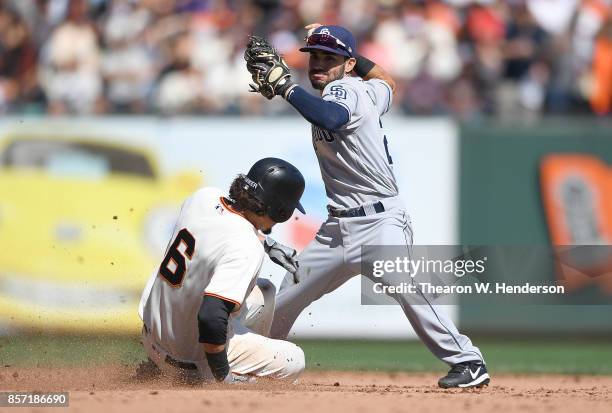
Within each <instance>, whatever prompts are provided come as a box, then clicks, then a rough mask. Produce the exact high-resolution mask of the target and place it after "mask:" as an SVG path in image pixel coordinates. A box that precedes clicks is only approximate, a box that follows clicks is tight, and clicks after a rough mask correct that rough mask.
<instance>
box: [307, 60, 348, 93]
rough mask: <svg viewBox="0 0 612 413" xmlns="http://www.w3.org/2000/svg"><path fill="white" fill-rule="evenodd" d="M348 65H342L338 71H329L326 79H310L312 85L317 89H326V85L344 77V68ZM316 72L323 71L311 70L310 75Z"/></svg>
mask: <svg viewBox="0 0 612 413" xmlns="http://www.w3.org/2000/svg"><path fill="white" fill-rule="evenodd" d="M345 66H346V63H345V64H343V65H342V67H339V68H338V70H337V71H328V72H327V76H328V77H327V79H326V80H313V79H312V78H311V79H310V84H311V85H312V87H313V88H314V89H316V90H323V89H325V86H327V85H328V84H330V83H331V82H333V81H335V80H338V79H342V78H343V77H344V68H345ZM316 73H321V72H310V75H313V74H316Z"/></svg>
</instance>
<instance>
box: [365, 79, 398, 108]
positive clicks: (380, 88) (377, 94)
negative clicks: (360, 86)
mask: <svg viewBox="0 0 612 413" xmlns="http://www.w3.org/2000/svg"><path fill="white" fill-rule="evenodd" d="M365 83H366V85H367V88H368V94H369V95H370V96H371V97H372V99H373V100H374V105H375V106H376V109H377V110H378V114H379V115H380V116H382V115H384V114H385V113H387V112H388V111H389V109H390V108H391V103H392V102H393V91H392V90H391V86H389V84H388V83H387V82H385V81H384V80H382V79H370V80H368V81H366V82H365Z"/></svg>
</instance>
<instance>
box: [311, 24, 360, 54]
mask: <svg viewBox="0 0 612 413" xmlns="http://www.w3.org/2000/svg"><path fill="white" fill-rule="evenodd" d="M356 49H357V44H356V42H355V37H353V34H352V33H351V32H349V31H348V30H346V29H345V28H344V27H340V26H320V27H317V28H316V29H315V30H314V31H313V32H312V34H311V35H310V36H308V37H307V38H306V46H304V47H302V48H301V49H300V52H310V51H313V50H323V51H325V52H330V53H335V54H339V55H342V56H346V57H355V53H356V51H357V50H356Z"/></svg>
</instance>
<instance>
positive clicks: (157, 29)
mask: <svg viewBox="0 0 612 413" xmlns="http://www.w3.org/2000/svg"><path fill="white" fill-rule="evenodd" d="M611 8H612V0H508V1H496V0H479V1H478V0H445V1H441V0H421V1H409V0H0V113H50V114H107V113H110V114H125V113H134V114H139V113H156V114H162V115H173V114H217V115H218V114H253V115H256V114H277V113H283V112H291V108H289V107H288V105H286V104H283V102H279V99H275V100H273V101H272V102H271V103H270V104H266V105H263V104H262V99H263V98H262V97H261V96H259V95H255V94H251V93H249V92H248V83H249V80H250V77H249V74H248V72H247V71H246V69H245V64H244V60H243V57H242V54H243V50H244V46H245V44H246V41H247V36H248V35H249V34H252V33H255V34H259V35H265V36H266V37H267V38H268V39H270V40H271V42H272V43H273V44H274V45H275V47H276V48H277V49H278V50H279V51H280V52H281V53H283V55H284V56H285V60H286V61H287V63H288V64H289V66H291V67H292V68H293V69H294V70H293V72H294V77H295V78H296V80H297V81H299V82H300V83H301V84H302V85H304V86H307V87H309V85H308V80H307V77H306V72H305V68H306V65H307V58H308V56H307V55H305V54H303V53H300V52H298V50H297V49H298V48H299V47H300V45H301V44H303V41H304V36H305V30H304V28H303V27H304V25H306V24H308V23H312V22H320V23H324V24H340V25H343V26H345V27H347V28H348V29H350V30H351V31H352V32H353V33H354V34H355V36H356V38H357V42H358V48H359V52H360V53H361V54H363V55H365V56H367V57H369V58H370V59H371V60H373V61H375V62H377V63H378V64H380V65H381V66H383V67H384V68H386V69H387V70H388V71H389V72H390V73H391V74H392V75H393V76H394V78H395V79H396V81H397V83H398V91H397V94H396V96H395V104H394V110H395V111H396V112H400V113H406V114H413V115H452V116H455V117H457V118H460V119H464V120H473V119H478V118H479V117H483V116H499V117H515V116H520V117H538V116H541V115H544V114H562V115H566V114H586V113H596V114H598V115H601V116H605V115H609V114H610V111H611V107H612V11H611Z"/></svg>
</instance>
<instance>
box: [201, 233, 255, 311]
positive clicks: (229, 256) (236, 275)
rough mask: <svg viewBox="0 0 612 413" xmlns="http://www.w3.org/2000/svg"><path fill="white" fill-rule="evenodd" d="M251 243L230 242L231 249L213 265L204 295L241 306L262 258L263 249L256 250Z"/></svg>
mask: <svg viewBox="0 0 612 413" xmlns="http://www.w3.org/2000/svg"><path fill="white" fill-rule="evenodd" d="M251 242H252V240H248V241H247V242H240V241H238V240H234V242H232V247H230V249H228V250H226V251H225V252H224V253H223V255H222V256H221V258H220V259H219V261H218V262H217V264H216V265H215V268H214V271H213V273H212V277H211V279H210V282H209V283H208V286H206V289H205V290H204V293H203V294H204V295H211V296H214V297H218V298H221V299H223V300H225V301H230V302H233V303H234V304H236V305H237V306H239V305H241V304H242V301H243V300H244V298H245V297H246V295H247V293H248V290H249V288H250V287H251V285H252V283H253V280H254V279H255V278H256V277H257V274H258V273H259V270H260V269H261V265H262V263H263V257H264V252H263V247H259V248H256V246H255V245H253V244H251ZM249 245H252V246H251V247H248V246H249Z"/></svg>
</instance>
